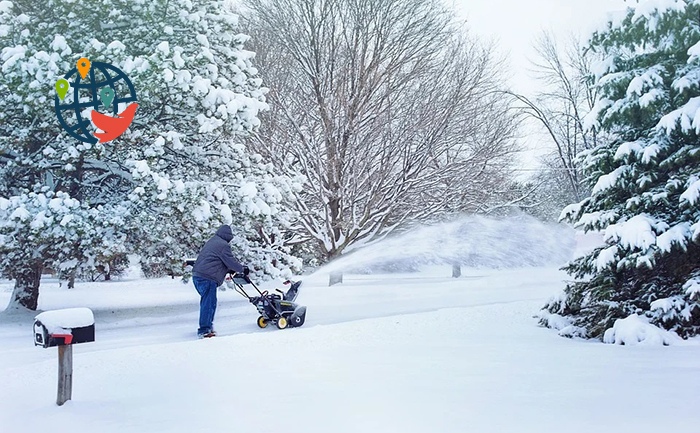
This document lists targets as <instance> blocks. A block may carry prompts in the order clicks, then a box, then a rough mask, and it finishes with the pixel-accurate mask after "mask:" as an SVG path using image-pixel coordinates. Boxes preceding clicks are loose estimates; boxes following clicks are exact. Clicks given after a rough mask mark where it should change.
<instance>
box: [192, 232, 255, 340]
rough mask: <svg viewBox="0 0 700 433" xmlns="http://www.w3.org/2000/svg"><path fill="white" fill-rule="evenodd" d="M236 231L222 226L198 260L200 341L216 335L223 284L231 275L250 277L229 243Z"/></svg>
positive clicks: (195, 272)
mask: <svg viewBox="0 0 700 433" xmlns="http://www.w3.org/2000/svg"><path fill="white" fill-rule="evenodd" d="M231 239H233V231H232V230H231V227H230V226H228V225H223V226H221V227H219V229H218V230H217V231H216V234H215V235H214V236H213V237H212V238H211V239H209V240H208V241H207V243H206V244H204V247H202V251H200V253H199V256H198V257H197V261H196V262H195V263H194V267H193V268H192V282H193V283H194V287H195V289H197V292H199V295H200V296H201V300H200V302H199V329H198V330H197V335H198V336H199V338H208V337H213V336H215V335H216V332H214V327H213V326H214V313H215V312H216V289H217V287H219V286H220V285H222V284H223V283H224V278H226V274H227V273H229V272H241V273H243V274H245V275H248V273H249V270H248V267H247V266H243V265H241V264H240V263H239V262H238V260H236V258H235V257H233V252H232V251H231V246H230V245H229V242H231Z"/></svg>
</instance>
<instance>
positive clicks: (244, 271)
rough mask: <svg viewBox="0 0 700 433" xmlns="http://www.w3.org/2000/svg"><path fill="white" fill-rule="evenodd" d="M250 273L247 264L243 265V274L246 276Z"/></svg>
mask: <svg viewBox="0 0 700 433" xmlns="http://www.w3.org/2000/svg"><path fill="white" fill-rule="evenodd" d="M248 274H250V269H248V266H243V275H245V276H246V277H247V276H248Z"/></svg>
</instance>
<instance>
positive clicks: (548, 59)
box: [513, 32, 599, 204]
mask: <svg viewBox="0 0 700 433" xmlns="http://www.w3.org/2000/svg"><path fill="white" fill-rule="evenodd" d="M535 48H536V49H537V53H538V58H537V60H535V61H533V65H534V68H535V73H536V77H537V79H538V80H539V81H540V82H541V83H542V85H543V86H542V90H541V91H539V92H538V93H537V94H536V95H535V97H534V98H532V99H531V98H528V97H526V96H524V95H517V94H513V96H515V98H516V99H517V100H518V101H519V102H520V103H521V105H520V110H521V111H522V113H524V114H525V115H526V116H528V117H530V118H533V119H535V120H536V121H537V122H538V123H540V124H541V125H542V126H543V127H544V129H545V130H546V132H547V135H548V136H549V138H550V139H551V141H552V143H553V144H554V146H553V148H554V150H553V152H551V153H550V154H549V155H546V156H545V157H544V158H543V161H542V162H543V164H544V167H545V170H546V172H545V174H544V176H545V177H547V178H549V180H550V181H551V182H550V183H552V185H556V189H558V190H560V191H561V183H562V182H564V183H566V185H567V188H565V189H564V190H563V191H564V192H565V195H566V197H564V198H563V199H564V201H565V202H568V203H570V202H574V201H579V200H581V199H583V198H584V197H585V196H586V195H587V193H588V192H587V191H585V190H582V184H581V177H580V176H581V170H580V168H579V162H578V158H577V157H578V156H579V154H580V153H581V152H582V151H584V150H587V149H591V148H593V147H594V146H595V145H596V143H597V141H598V140H599V137H598V133H597V131H596V130H595V129H589V130H587V129H586V128H585V127H584V118H585V116H586V115H587V114H588V113H589V112H590V111H591V109H592V108H593V104H594V103H595V96H596V95H595V88H594V87H593V86H592V85H591V75H592V74H591V63H592V61H593V60H594V58H593V55H592V53H590V52H588V51H586V50H584V48H583V45H582V43H581V41H580V40H579V39H578V38H575V37H573V36H572V37H571V38H570V40H569V42H568V44H566V45H565V46H563V47H561V46H559V45H558V44H557V42H556V39H555V37H554V36H553V35H552V34H551V33H547V32H543V33H542V34H541V35H540V37H539V38H538V39H537V40H536V42H535ZM565 204H566V203H565Z"/></svg>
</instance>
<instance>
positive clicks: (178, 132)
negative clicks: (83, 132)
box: [0, 0, 295, 309]
mask: <svg viewBox="0 0 700 433" xmlns="http://www.w3.org/2000/svg"><path fill="white" fill-rule="evenodd" d="M236 27H237V16H236V15H234V14H233V13H232V12H231V10H230V5H229V4H228V2H225V1H214V0H208V1H198V2H192V1H189V0H153V1H152V0H148V1H146V0H134V1H120V0H115V1H110V2H103V1H98V0H85V1H81V2H75V1H71V0H49V1H46V2H35V1H30V0H14V1H5V0H3V1H0V46H1V47H2V52H1V53H0V68H1V70H2V74H0V92H1V93H2V95H3V98H2V99H0V162H2V164H1V165H0V197H3V199H2V200H0V237H2V239H0V240H1V241H2V246H1V247H0V249H1V251H0V253H1V254H0V274H2V275H3V276H6V277H9V278H13V279H15V293H14V295H13V302H14V303H17V304H20V305H23V306H26V307H28V308H31V309H35V308H36V307H37V300H38V286H39V279H38V278H39V275H40V273H41V272H42V269H44V268H45V267H51V268H53V269H54V270H61V271H63V272H68V273H75V272H76V271H79V270H80V269H90V268H94V267H97V266H104V265H105V264H108V263H109V261H110V259H111V258H112V257H114V256H115V255H118V254H123V253H125V252H129V253H138V254H140V255H141V257H142V264H143V265H144V267H145V269H146V270H147V271H150V272H152V273H154V274H162V273H171V272H177V271H179V270H180V268H181V266H182V258H183V257H184V256H191V255H194V254H196V252H197V250H198V248H200V247H201V245H202V244H203V242H204V241H206V239H207V238H208V237H209V236H211V235H212V234H213V233H214V231H215V230H216V228H217V227H218V225H219V224H221V223H222V222H225V223H229V224H231V225H232V226H233V227H234V231H235V233H236V236H237V238H236V239H235V240H234V243H235V245H236V246H237V247H238V248H239V251H238V253H239V255H240V259H241V260H242V261H244V262H245V263H248V264H251V265H253V267H255V268H257V269H259V270H260V271H261V272H266V273H268V274H273V275H274V274H279V273H280V272H289V265H290V264H295V261H294V259H293V258H292V257H290V256H289V255H288V254H287V253H286V251H285V250H284V248H283V247H282V246H281V239H280V237H279V236H274V234H276V233H277V230H278V227H279V225H280V224H283V223H284V222H285V219H286V218H287V217H286V216H285V215H284V209H283V208H282V201H283V198H284V196H285V194H288V193H289V192H290V188H291V187H290V182H289V181H288V180H287V179H286V178H284V177H281V176H278V175H277V174H276V173H275V171H274V168H273V167H272V166H271V165H270V164H268V163H266V162H265V161H263V160H262V158H261V157H260V156H258V155H255V154H251V153H248V152H247V151H246V149H245V148H244V146H242V145H241V144H238V141H239V137H240V135H241V134H247V133H249V132H250V131H252V130H253V129H254V128H256V127H257V126H258V124H259V121H258V118H257V115H258V112H259V111H260V110H262V109H265V108H266V107H267V106H266V103H265V96H264V93H265V89H264V88H262V87H261V84H262V83H261V80H260V79H259V78H257V71H256V69H255V68H254V67H253V65H252V61H251V60H252V58H253V55H254V54H253V53H252V52H250V51H246V50H245V49H244V43H245V42H246V40H247V36H245V35H242V34H239V33H237V31H236ZM80 57H87V58H89V59H90V60H91V61H93V62H94V61H101V62H106V63H110V64H113V65H114V66H116V67H118V68H120V69H122V70H123V71H124V72H125V73H126V74H127V75H128V76H129V78H130V79H131V81H132V82H133V84H134V86H135V88H136V92H137V97H138V103H139V108H138V111H137V114H136V118H135V119H134V122H133V124H132V125H131V127H130V128H129V129H128V130H127V132H126V133H124V134H123V135H122V136H120V137H119V138H117V139H116V140H114V141H111V142H108V143H105V144H100V143H97V144H89V143H82V142H78V141H77V140H75V139H74V138H71V137H70V136H68V134H67V133H65V132H63V131H62V130H61V128H60V126H59V124H58V121H57V120H56V115H55V113H54V104H53V98H54V95H55V90H54V84H55V82H56V80H57V79H59V78H61V77H62V76H63V75H64V74H65V73H67V72H68V71H69V70H70V69H71V68H73V67H74V66H75V63H76V61H77V59H78V58H80ZM123 108H124V107H120V111H121V110H122V109H123Z"/></svg>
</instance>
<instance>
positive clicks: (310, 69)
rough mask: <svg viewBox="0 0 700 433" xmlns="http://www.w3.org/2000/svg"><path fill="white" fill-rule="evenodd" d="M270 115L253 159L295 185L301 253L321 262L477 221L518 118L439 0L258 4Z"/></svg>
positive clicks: (480, 53)
mask: <svg viewBox="0 0 700 433" xmlns="http://www.w3.org/2000/svg"><path fill="white" fill-rule="evenodd" d="M247 6H248V7H249V8H250V12H249V13H248V12H247V13H246V16H248V17H249V22H248V29H247V32H249V33H250V34H251V35H252V36H253V38H254V45H255V46H254V49H255V51H256V52H257V55H258V57H257V64H258V65H259V66H260V69H261V75H262V76H263V79H264V81H265V84H266V86H268V87H269V88H270V91H269V94H268V102H269V103H270V105H271V107H272V108H271V111H270V112H269V113H268V115H267V116H266V118H264V119H263V127H262V128H261V130H260V132H259V134H258V135H257V140H256V143H255V144H254V145H255V147H256V149H257V150H258V151H260V152H261V153H263V154H265V156H266V157H268V158H270V159H272V160H274V161H275V162H276V163H277V164H278V165H279V166H281V167H284V168H285V170H286V171H287V172H288V173H290V174H299V175H301V176H302V177H303V179H304V187H303V189H301V190H300V191H299V192H298V193H297V196H296V203H295V205H296V207H297V209H298V211H299V221H298V222H299V226H298V228H297V229H298V230H297V231H296V233H297V237H298V238H297V239H296V241H307V240H310V239H311V240H316V241H317V243H318V246H319V252H320V253H321V256H323V258H325V259H331V258H333V257H335V256H337V255H340V254H342V253H345V252H349V251H351V250H353V249H355V248H357V247H358V246H360V245H363V244H366V243H367V242H372V241H375V240H378V239H381V238H383V237H384V236H386V235H387V234H389V233H391V232H392V231H393V230H394V229H396V228H397V227H399V226H401V225H402V224H403V223H405V222H407V221H409V220H414V221H415V220H425V219H429V218H433V217H435V216H436V215H438V214H440V213H442V212H446V211H450V210H452V211H465V210H466V211H479V210H483V204H484V203H487V202H488V201H489V200H488V199H487V197H489V196H490V194H491V192H490V191H492V190H494V189H495V187H496V186H497V185H498V184H499V183H500V182H501V181H502V180H503V179H504V178H507V173H508V167H509V160H510V159H509V158H510V156H511V155H512V153H513V152H514V150H515V149H514V145H513V142H512V134H513V129H514V121H513V116H512V115H511V114H510V112H509V108H510V107H509V103H508V101H505V100H504V99H503V97H502V94H500V95H499V94H498V92H497V90H498V88H499V85H500V79H499V73H498V68H499V66H500V65H499V63H498V62H497V61H496V60H494V58H493V55H492V49H491V46H487V45H482V44H480V43H479V42H478V41H476V40H474V39H473V38H470V37H469V36H467V35H466V34H465V33H464V31H463V30H462V29H460V28H459V27H458V26H457V25H456V24H455V22H454V21H453V15H452V14H451V13H450V11H449V10H447V9H445V8H443V7H442V6H441V4H440V2H438V1H434V0H400V1H399V0H275V1H271V0H249V1H247Z"/></svg>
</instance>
